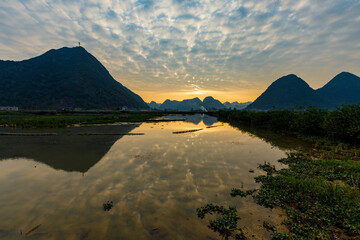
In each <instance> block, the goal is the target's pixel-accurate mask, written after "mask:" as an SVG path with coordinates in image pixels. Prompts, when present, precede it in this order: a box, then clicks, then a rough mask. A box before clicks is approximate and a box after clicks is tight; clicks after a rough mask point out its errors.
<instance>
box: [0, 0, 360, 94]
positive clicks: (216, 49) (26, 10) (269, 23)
mask: <svg viewBox="0 0 360 240" xmlns="http://www.w3.org/2000/svg"><path fill="white" fill-rule="evenodd" d="M359 12H360V2H359V1H354V0H344V1H336V0H327V1H319V0H317V1H309V0H301V1H297V2H296V3H294V2H292V1H289V0H271V1H265V0H263V1H250V0H242V1H234V0H227V1H223V0H204V1H190V0H172V1H167V0H159V1H150V0H138V1H134V0H127V1H113V0H102V1H100V0H91V1H85V0H79V1H72V0H54V1H43V0H28V1H20V0H4V1H1V2H0V18H1V19H2V21H1V22H0V58H1V59H15V60H22V59H25V58H30V57H34V56H36V55H39V54H41V53H42V52H45V51H47V50H48V49H51V48H59V47H62V46H64V45H66V46H74V45H76V43H77V42H78V41H80V42H82V45H83V46H84V47H85V48H86V49H87V50H88V51H89V52H91V53H92V54H94V55H95V56H96V57H97V58H98V59H99V60H100V61H101V62H103V63H104V65H105V66H106V67H107V68H108V69H109V71H110V72H111V73H112V75H113V76H114V77H115V78H116V79H117V80H118V81H120V82H122V83H123V84H124V85H125V86H128V87H129V88H130V89H132V90H135V91H150V90H151V88H152V86H155V85H156V86H162V88H163V89H168V90H169V91H175V90H176V89H188V90H189V91H191V90H193V89H192V88H193V85H194V84H195V85H197V86H200V87H201V88H202V89H205V90H209V91H211V90H218V88H223V89H229V88H231V89H239V90H240V89H241V90H244V88H246V89H248V90H249V91H250V90H254V89H259V91H260V90H261V89H265V88H266V87H267V85H268V84H269V83H270V82H271V81H274V80H275V79H276V78H277V77H280V76H281V75H283V74H288V73H291V72H293V73H296V74H298V75H300V76H301V77H302V78H304V79H305V80H306V81H308V82H309V83H310V85H312V86H313V87H320V86H321V85H323V84H324V83H325V82H327V81H328V80H329V79H330V78H331V77H333V76H334V75H335V74H337V73H338V72H341V71H351V72H353V73H355V74H360V72H359V70H358V66H357V63H358V62H359V61H360V45H359V43H358V41H357V40H358V39H360V30H359V28H358V26H359V24H360V18H359V14H358V13H359ZM165 65H166V66H167V68H164V66H165ZM175 73H176V74H175ZM314 75H316V76H317V78H315V77H314ZM234 100H236V99H234Z"/></svg>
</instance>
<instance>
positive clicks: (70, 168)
mask: <svg viewBox="0 0 360 240" xmlns="http://www.w3.org/2000/svg"><path fill="white" fill-rule="evenodd" d="M192 118H196V117H194V116H192V117H191V118H189V119H188V122H181V121H176V122H160V123H142V124H125V125H124V124H120V125H105V126H88V127H72V128H66V129H60V130H52V132H56V133H58V135H57V136H42V137H19V136H0V145H1V147H0V239H220V237H219V236H218V235H217V234H215V233H213V232H211V230H209V229H208V228H207V221H206V220H200V219H198V218H197V216H196V208H198V207H200V206H202V205H204V204H207V203H218V204H221V205H224V206H229V205H233V206H236V207H237V209H238V213H239V215H240V216H241V217H242V219H241V221H240V225H241V227H243V228H244V231H245V232H246V233H247V234H248V236H250V238H251V236H252V238H254V239H255V238H258V239H269V233H267V232H266V231H264V230H261V225H262V221H263V220H264V219H266V218H268V219H271V220H274V219H275V218H276V217H277V216H278V213H276V212H274V210H269V209H265V208H262V207H259V206H257V205H255V204H254V203H253V200H252V198H251V197H248V198H246V199H240V198H232V197H231V196H230V195H229V193H230V191H231V189H232V188H235V187H237V188H240V187H242V188H243V189H245V190H247V189H250V188H253V187H257V186H258V185H257V184H256V183H255V181H254V179H253V178H254V177H255V176H257V175H259V174H263V172H261V171H260V170H258V169H257V166H258V164H259V163H263V162H264V161H268V162H270V163H272V164H275V165H276V166H279V163H277V160H278V159H280V158H282V157H284V156H285V152H284V151H283V150H280V149H278V148H276V147H273V146H271V145H270V144H268V143H266V142H264V141H263V140H261V139H259V138H257V137H254V136H251V135H249V134H247V133H242V132H241V131H239V130H237V129H235V128H232V127H231V126H229V125H228V124H226V123H220V122H217V121H216V119H215V120H214V119H212V118H208V117H205V118H204V117H203V118H202V119H200V121H199V120H198V118H197V119H195V120H191V119H192ZM211 125H212V127H210V128H209V126H211ZM197 128H202V130H201V131H197V132H188V133H183V134H173V132H175V131H184V130H190V129H197ZM2 131H6V130H2ZM19 131H20V130H19ZM28 131H30V130H28ZM30 132H34V130H32V131H30ZM47 132H49V131H47ZM83 133H144V135H137V136H129V135H125V136H119V135H83ZM250 169H253V170H255V173H250V172H249V170H250ZM106 201H113V202H114V206H113V208H112V209H111V210H110V211H109V212H105V211H104V210H103V209H102V204H103V203H104V202H106ZM39 225H40V226H39ZM34 227H37V228H36V229H35V230H34V231H30V230H32V229H33V228H34ZM26 233H27V236H26Z"/></svg>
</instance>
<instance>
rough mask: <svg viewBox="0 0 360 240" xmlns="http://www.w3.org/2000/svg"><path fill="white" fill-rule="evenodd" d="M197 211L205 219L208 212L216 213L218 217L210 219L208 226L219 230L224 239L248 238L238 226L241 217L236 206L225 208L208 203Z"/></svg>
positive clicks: (216, 230)
mask: <svg viewBox="0 0 360 240" xmlns="http://www.w3.org/2000/svg"><path fill="white" fill-rule="evenodd" d="M196 211H197V216H198V217H199V218H201V219H204V218H205V216H206V215H207V214H210V215H212V214H216V219H215V220H210V221H209V225H208V227H209V228H210V229H211V230H213V231H214V232H218V233H219V234H220V236H222V237H223V238H224V239H229V238H233V239H236V240H241V239H246V237H245V235H244V233H243V231H242V229H241V228H239V227H238V226H237V222H238V220H239V219H240V217H239V216H237V211H236V208H235V207H229V208H225V207H223V206H218V205H214V204H207V205H205V206H203V207H200V208H198V209H196Z"/></svg>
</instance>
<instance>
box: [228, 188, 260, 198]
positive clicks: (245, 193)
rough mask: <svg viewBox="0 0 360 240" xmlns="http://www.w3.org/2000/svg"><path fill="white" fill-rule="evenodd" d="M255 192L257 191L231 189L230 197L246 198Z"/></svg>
mask: <svg viewBox="0 0 360 240" xmlns="http://www.w3.org/2000/svg"><path fill="white" fill-rule="evenodd" d="M256 191H257V190H256V189H251V190H247V191H243V190H241V189H238V188H233V189H231V193H230V195H231V196H232V197H236V196H240V197H247V196H249V195H253V194H254V193H255V192H256Z"/></svg>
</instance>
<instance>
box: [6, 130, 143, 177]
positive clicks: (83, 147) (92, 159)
mask: <svg viewBox="0 0 360 240" xmlns="http://www.w3.org/2000/svg"><path fill="white" fill-rule="evenodd" d="M137 126H138V125H104V126H86V127H85V126H84V127H73V128H65V129H59V130H46V132H55V133H57V134H58V135H56V136H39V137H28V136H0V160H2V159H7V158H18V157H25V158H31V159H34V160H35V161H38V162H42V163H45V164H47V165H49V166H51V167H53V168H55V169H62V170H65V171H78V172H87V171H88V170H89V169H90V168H91V167H92V166H94V165H95V164H96V163H97V162H98V161H99V160H100V159H101V158H102V157H103V156H104V155H105V154H106V153H107V152H108V151H109V149H110V147H111V146H112V145H113V144H114V143H115V142H116V141H117V140H118V139H120V138H121V136H119V135H86V136H81V135H79V133H122V134H126V133H129V132H130V131H131V130H133V129H135V128H136V127H137ZM0 131H1V132H9V131H10V130H9V129H0ZM11 132H35V130H11ZM36 132H38V131H36ZM135 137H136V136H135Z"/></svg>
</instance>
